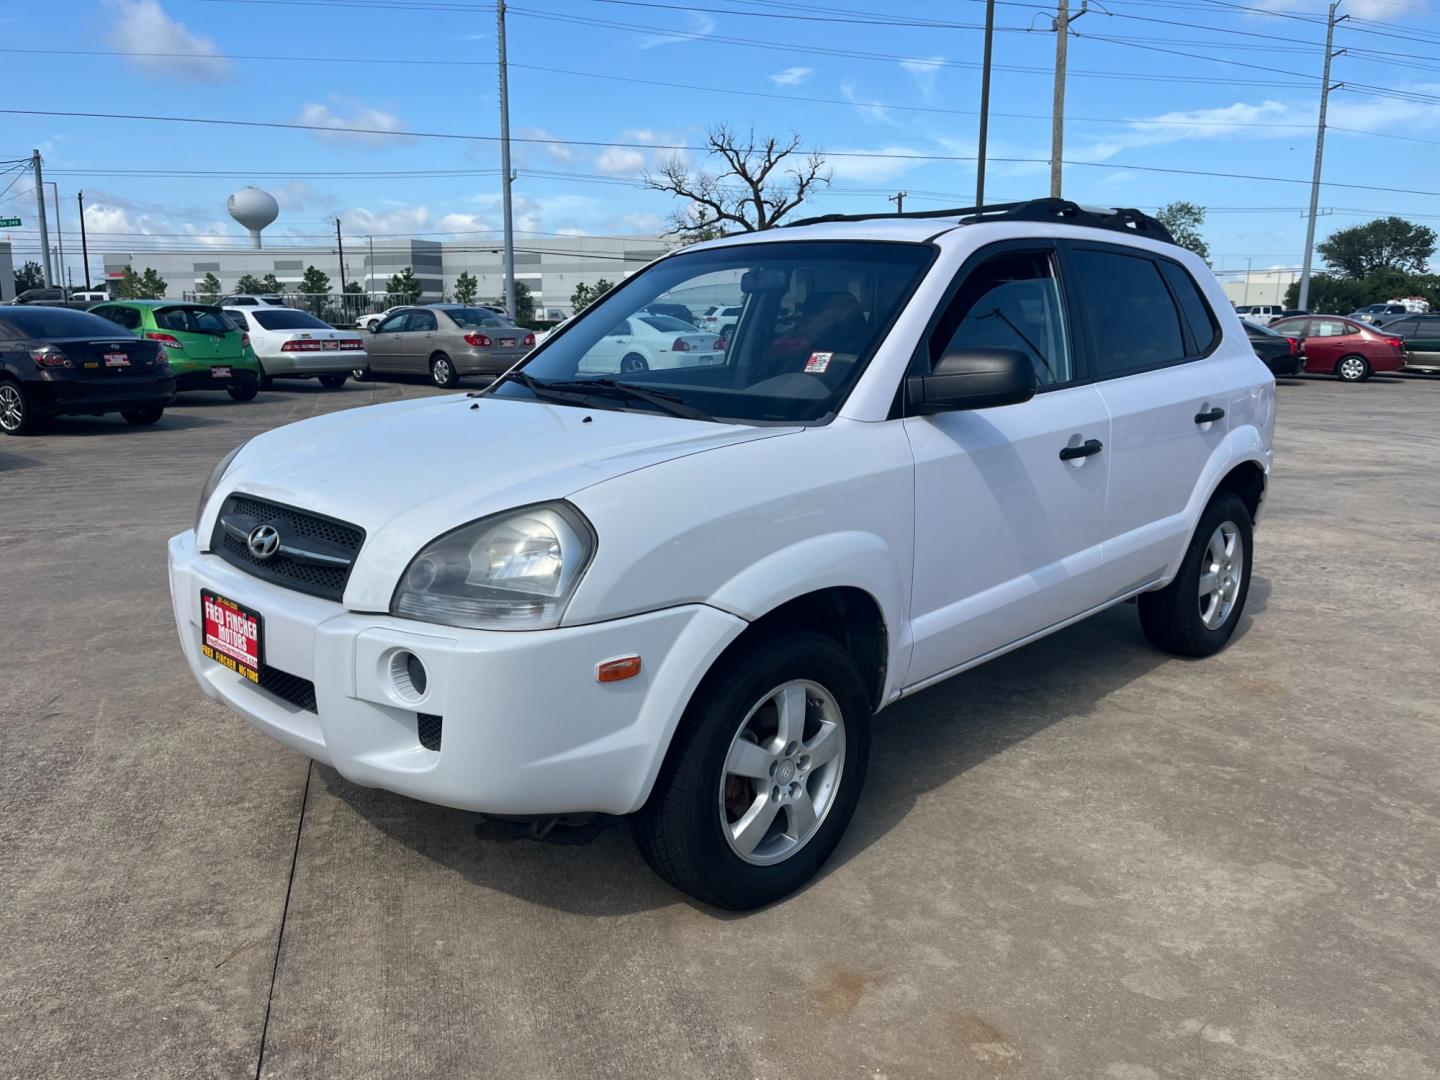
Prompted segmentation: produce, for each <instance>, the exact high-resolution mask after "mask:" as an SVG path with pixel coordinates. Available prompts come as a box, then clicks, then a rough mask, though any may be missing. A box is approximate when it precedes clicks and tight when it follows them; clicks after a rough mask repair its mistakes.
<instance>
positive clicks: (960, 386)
mask: <svg viewBox="0 0 1440 1080" xmlns="http://www.w3.org/2000/svg"><path fill="white" fill-rule="evenodd" d="M905 395H906V401H907V403H908V405H909V408H910V412H912V413H917V414H921V415H924V414H927V413H937V412H951V411H955V410H959V409H993V408H995V407H996V406H997V405H1017V404H1019V403H1020V402H1022V401H1029V400H1030V399H1031V398H1032V397H1034V396H1035V367H1034V365H1033V364H1032V363H1031V362H1030V358H1029V357H1028V356H1026V355H1025V354H1024V353H1023V352H1020V351H1018V350H1016V349H953V350H951V351H950V352H948V353H946V354H945V355H944V356H942V357H941V358H940V362H939V363H937V364H936V365H935V369H934V370H933V371H931V372H930V374H928V375H912V376H910V378H908V379H906V380H905Z"/></svg>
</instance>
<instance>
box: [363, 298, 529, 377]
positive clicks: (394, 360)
mask: <svg viewBox="0 0 1440 1080" xmlns="http://www.w3.org/2000/svg"><path fill="white" fill-rule="evenodd" d="M366 345H367V348H366V352H367V353H368V354H369V358H370V362H369V365H368V370H364V369H357V370H356V372H355V376H356V378H364V377H365V375H367V374H378V373H382V372H390V373H394V374H397V375H429V376H430V378H431V379H432V380H433V381H434V383H435V385H436V386H445V387H450V386H454V385H455V384H456V383H457V382H459V380H460V376H462V375H492V376H493V375H499V374H500V373H501V372H503V371H506V370H508V369H509V368H510V367H511V366H512V365H513V364H514V363H515V362H516V361H517V360H519V359H520V358H521V357H523V356H524V355H525V354H526V353H527V352H529V351H530V350H531V349H532V348H533V347H534V345H535V335H534V334H533V333H531V332H530V331H529V330H526V329H524V328H523V327H519V326H516V325H514V324H513V323H511V322H509V321H508V320H507V319H506V318H505V317H504V316H502V315H497V314H496V313H495V312H493V311H489V310H487V309H485V308H481V307H470V306H466V305H463V304H432V305H429V306H427V307H407V308H397V309H396V310H395V311H393V312H391V313H390V314H389V315H387V316H386V317H385V318H384V319H383V320H382V321H381V322H380V323H379V325H377V326H376V327H375V329H374V330H373V331H372V332H371V334H370V337H369V338H368V339H367V341H366Z"/></svg>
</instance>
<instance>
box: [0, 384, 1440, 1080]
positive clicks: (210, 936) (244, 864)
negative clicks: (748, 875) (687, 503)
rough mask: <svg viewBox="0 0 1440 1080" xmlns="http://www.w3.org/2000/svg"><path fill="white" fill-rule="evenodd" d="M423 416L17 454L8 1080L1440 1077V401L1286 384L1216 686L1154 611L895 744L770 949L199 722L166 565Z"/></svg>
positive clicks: (615, 841)
mask: <svg viewBox="0 0 1440 1080" xmlns="http://www.w3.org/2000/svg"><path fill="white" fill-rule="evenodd" d="M434 392H436V391H433V390H431V389H429V388H426V387H421V386H412V385H395V384H385V383H382V384H366V385H356V384H353V383H352V384H348V385H347V386H346V387H344V388H343V389H341V390H337V391H325V390H321V389H320V388H318V387H316V386H313V385H310V384H300V385H299V386H298V388H296V389H285V390H281V391H267V392H264V393H262V394H261V395H260V396H259V397H258V398H257V399H256V400H255V401H254V402H251V403H249V404H235V403H232V402H231V401H230V400H229V399H228V398H227V397H225V396H224V395H209V394H197V395H189V396H187V397H185V398H183V399H182V401H181V403H180V404H178V405H177V406H174V407H172V408H171V409H170V410H169V411H168V412H167V413H166V416H165V418H164V419H163V420H162V421H161V423H160V424H159V425H157V426H156V427H154V428H149V429H130V428H127V427H126V425H124V423H123V422H121V421H120V420H119V418H117V417H107V418H104V419H94V420H89V419H78V420H69V421H61V422H59V423H57V424H56V425H55V426H54V427H53V429H52V430H51V431H50V432H49V433H46V434H44V435H41V436H38V437H35V438H30V439H8V440H5V441H4V442H3V443H0V507H3V513H0V552H3V557H0V606H3V618H0V669H3V672H4V678H3V679H0V897H3V901H0V1077H13V1078H17V1080H18V1078H24V1080H36V1078H40V1077H94V1078H102V1077H103V1078H115V1077H145V1078H162V1077H176V1078H181V1077H183V1078H196V1077H225V1078H229V1077H254V1076H260V1077H265V1078H275V1080H279V1078H298V1077H343V1078H346V1080H356V1078H364V1077H377V1078H378V1077H385V1078H395V1077H471V1076H496V1077H515V1078H526V1080H529V1078H537V1080H538V1078H556V1080H559V1078H567V1080H568V1078H577V1077H625V1078H626V1080H643V1078H650V1077H654V1078H657V1080H659V1078H680V1077H723V1078H731V1077H734V1078H764V1080H772V1078H773V1080H779V1078H788V1077H802V1076H803V1077H832V1076H833V1077H855V1078H857V1080H859V1078H870V1080H880V1078H884V1077H888V1078H891V1080H895V1078H906V1077H945V1078H967V1077H1005V1078H1008V1077H1046V1078H1077V1077H1097V1078H1108V1080H1147V1078H1159V1077H1187V1078H1189V1077H1206V1078H1228V1077H1235V1078H1242V1077H1243V1078H1247V1080H1252V1078H1271V1077H1274V1078H1282V1077H1283V1078H1290V1077H1294V1078H1307V1080H1309V1078H1315V1077H1385V1078H1387V1080H1402V1078H1412V1077H1433V1076H1436V1075H1440V1071H1437V1070H1440V1022H1437V1017H1440V932H1437V931H1440V881H1437V868H1440V677H1437V675H1436V664H1435V658H1434V654H1435V646H1436V643H1437V642H1440V614H1437V612H1440V579H1437V576H1436V572H1435V564H1436V561H1437V557H1440V482H1437V479H1436V475H1437V474H1436V471H1435V469H1436V460H1437V457H1440V433H1437V426H1436V418H1437V416H1440V381H1436V380H1432V381H1424V380H1420V379H1376V380H1374V381H1372V382H1371V383H1368V384H1365V385H1362V386H1345V385H1340V384H1339V383H1336V382H1334V381H1332V380H1325V379H1306V380H1291V381H1287V383H1286V384H1285V385H1282V386H1281V387H1280V421H1279V425H1278V431H1277V436H1276V445H1277V470H1276V473H1275V475H1274V477H1273V480H1272V494H1271V497H1270V498H1269V500H1268V502H1267V506H1266V510H1265V514H1264V517H1263V519H1262V526H1261V528H1260V531H1259V533H1258V536H1257V562H1256V570H1255V574H1254V580H1253V585H1252V588H1251V593H1250V600H1249V606H1248V608H1247V610H1246V613H1245V618H1244V622H1243V624H1242V626H1241V628H1240V632H1239V633H1238V634H1237V637H1236V640H1235V641H1234V643H1233V644H1232V645H1231V646H1230V648H1229V649H1228V650H1227V651H1226V652H1224V653H1222V654H1221V655H1220V656H1218V657H1216V658H1213V659H1210V660H1204V661H1199V662H1186V661H1183V660H1177V659H1170V658H1167V657H1164V656H1162V655H1161V654H1159V653H1157V652H1155V651H1154V650H1152V649H1151V648H1150V647H1149V646H1148V645H1147V644H1146V643H1145V641H1144V639H1143V637H1142V636H1141V634H1140V630H1139V626H1138V623H1137V621H1136V619H1135V613H1134V610H1133V608H1131V607H1129V606H1124V605H1122V606H1121V607H1120V608H1118V609H1115V610H1111V611H1109V612H1107V613H1105V614H1103V615H1100V616H1098V617H1096V618H1094V619H1091V620H1089V621H1088V622H1085V623H1082V624H1079V625H1077V626H1074V627H1071V628H1070V629H1068V630H1066V631H1063V632H1061V633H1059V634H1057V635H1055V636H1053V637H1051V638H1049V639H1047V640H1045V641H1042V642H1040V643H1038V644H1035V645H1032V646H1029V647H1027V648H1025V649H1022V650H1020V651H1017V652H1015V653H1012V654H1010V655H1008V656H1005V657H1003V658H1001V659H1000V660H997V661H995V662H993V663H991V664H989V665H986V666H984V667H982V668H979V669H977V670H974V671H972V672H970V673H967V674H965V675H962V676H960V677H958V678H955V679H952V680H951V681H949V682H947V683H944V684H942V685H940V686H938V687H936V688H934V689H931V690H928V691H926V692H924V693H922V694H919V695H917V696H915V697H914V698H911V699H908V700H906V701H904V702H902V703H901V704H899V705H897V706H895V707H893V708H891V709H889V710H887V711H886V712H885V713H883V714H882V716H881V717H880V718H879V719H878V720H877V722H876V728H875V738H874V752H873V759H872V766H871V771H870V777H869V781H868V785H867V790H866V792H865V797H864V799H863V800H862V802H861V805H860V809H859V811H858V813H857V816H856V818H855V821H854V824H853V825H852V827H851V829H850V832H849V834H848V835H847V837H846V838H845V840H844V842H843V843H842V844H841V846H840V849H839V851H838V852H837V855H836V857H835V858H834V859H833V860H832V862H831V863H830V865H829V866H828V867H827V868H826V870H825V871H824V872H823V873H822V875H821V876H820V878H819V879H818V880H817V881H816V882H815V883H814V884H813V885H812V886H810V887H809V888H807V889H806V890H804V891H803V892H801V893H800V894H798V895H796V896H794V897H792V898H791V899H789V900H787V901H785V902H783V903H781V904H778V905H776V906H774V907H772V908H769V909H767V910H764V911H760V912H757V913H754V914H750V915H744V916H736V915H730V914H721V913H717V912H715V911H712V910H709V909H705V908H703V907H700V906H697V905H695V904H693V903H690V902H687V900H686V899H685V898H683V897H682V896H680V895H679V894H677V893H675V892H674V891H672V890H671V889H669V888H668V887H666V886H665V885H663V884H662V883H661V882H660V881H659V880H658V879H656V878H655V877H654V876H653V875H652V874H651V873H650V872H649V871H648V870H647V869H646V867H645V866H644V864H643V863H642V862H641V860H640V858H639V857H638V855H637V854H636V852H635V851H634V849H633V847H632V846H631V844H630V841H629V837H628V833H627V830H626V829H625V828H624V827H623V823H607V822H601V823H597V824H596V825H595V826H593V827H591V828H588V829H580V830H572V831H561V832H557V833H556V834H552V836H551V838H550V839H549V840H547V841H546V842H543V843H542V842H535V841H531V840H528V839H524V838H520V837H518V836H517V835H516V834H515V833H514V832H513V831H510V830H506V829H501V828H497V827H494V826H482V827H481V828H480V829H479V830H478V831H477V818H476V817H475V816H474V815H471V814H465V813H460V812H458V811H450V810H444V809H439V808H436V807H431V806H426V805H423V804H421V803H417V802H412V801H410V800H407V799H405V798H402V797H400V796H395V795H390V794H387V793H384V792H379V791H373V790H365V789H362V788H358V787H355V786H354V785H352V784H349V783H347V782H346V781H344V780H342V779H341V778H340V777H339V776H338V775H337V774H335V773H334V772H333V771H332V770H330V769H328V768H325V767H321V766H311V765H310V764H309V763H308V762H307V760H306V759H304V758H303V757H301V756H300V755H298V754H296V753H294V752H292V751H290V750H287V749H285V748H284V747H282V746H280V745H279V744H277V743H275V742H272V741H271V740H269V739H267V738H265V737H264V736H262V735H260V734H258V733H256V732H254V731H252V730H251V729H250V728H249V727H247V726H246V725H245V724H244V723H243V722H242V721H241V720H240V719H239V718H238V717H235V716H233V715H231V714H230V713H228V712H227V711H226V710H225V709H223V708H222V707H221V706H219V705H217V704H214V703H212V702H209V701H208V700H206V699H205V698H203V697H202V696H201V694H200V692H199V690H198V688H196V687H195V686H194V685H193V682H192V680H191V677H190V674H189V672H188V670H187V669H186V667H185V664H184V662H183V660H182V658H181V656H180V651H179V648H178V644H177V641H176V637H175V628H174V625H173V622H172V620H171V616H170V607H169V600H168V596H167V588H166V578H165V540H166V538H167V537H169V536H170V535H172V534H173V533H175V532H178V531H180V530H182V529H185V528H188V527H190V525H191V523H192V520H193V516H194V512H195V499H196V496H197V495H198V493H199V489H200V485H201V482H202V481H203V480H204V478H205V476H206V474H207V473H208V471H209V469H210V467H211V466H212V465H213V464H214V462H215V461H216V460H217V459H218V458H219V457H220V456H221V455H222V454H223V453H224V452H225V451H226V450H228V449H230V448H231V447H233V446H235V445H236V444H237V443H239V442H241V441H242V440H243V439H245V438H247V437H249V436H251V435H253V434H255V433H257V432H259V431H262V430H265V429H268V428H271V427H274V426H276V425H279V424H284V423H289V422H291V421H294V420H300V419H303V418H305V417H307V416H311V415H315V414H317V413H320V412H324V411H328V410H332V409H345V408H351V407H355V406H361V405H365V404H369V403H371V402H373V401H377V400H389V399H393V398H396V397H399V396H407V397H408V396H414V395H417V394H429V393H434ZM500 452H502V453H503V448H500ZM486 467H487V463H486V462H483V461H477V462H476V463H475V468H477V469H483V468H486ZM416 468H417V469H422V468H424V463H423V462H419V461H417V462H416Z"/></svg>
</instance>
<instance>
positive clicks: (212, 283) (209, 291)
mask: <svg viewBox="0 0 1440 1080" xmlns="http://www.w3.org/2000/svg"><path fill="white" fill-rule="evenodd" d="M199 295H200V299H201V300H202V301H204V302H205V303H207V304H213V303H214V302H215V301H216V300H218V299H220V279H219V278H218V277H216V276H215V275H214V274H206V275H205V276H204V277H203V278H201V279H200V290H199Z"/></svg>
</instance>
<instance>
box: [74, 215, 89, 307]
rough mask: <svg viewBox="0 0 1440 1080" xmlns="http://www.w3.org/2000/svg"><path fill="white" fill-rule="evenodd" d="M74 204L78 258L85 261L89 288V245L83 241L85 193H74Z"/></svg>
mask: <svg viewBox="0 0 1440 1080" xmlns="http://www.w3.org/2000/svg"><path fill="white" fill-rule="evenodd" d="M75 202H76V204H77V205H78V206H79V207H80V257H81V258H82V259H84V260H85V288H86V289H87V290H88V289H89V288H90V245H89V244H88V243H86V241H85V192H83V191H77V192H76V193H75Z"/></svg>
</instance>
